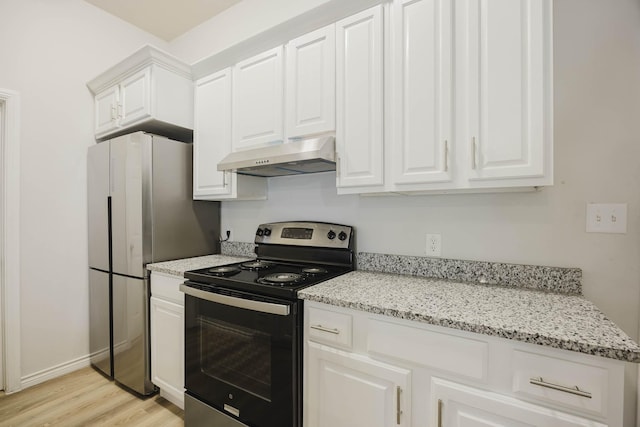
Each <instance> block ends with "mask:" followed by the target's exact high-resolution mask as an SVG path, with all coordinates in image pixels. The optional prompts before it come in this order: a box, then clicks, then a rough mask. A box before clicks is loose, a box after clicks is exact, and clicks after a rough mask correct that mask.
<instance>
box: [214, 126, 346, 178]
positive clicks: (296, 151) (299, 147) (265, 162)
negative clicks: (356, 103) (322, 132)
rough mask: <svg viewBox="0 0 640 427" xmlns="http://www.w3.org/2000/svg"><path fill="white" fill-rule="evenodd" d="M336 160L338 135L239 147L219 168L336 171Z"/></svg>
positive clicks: (267, 173) (265, 173)
mask: <svg viewBox="0 0 640 427" xmlns="http://www.w3.org/2000/svg"><path fill="white" fill-rule="evenodd" d="M335 162H336V144H335V137H333V136H322V137H318V138H313V139H302V140H296V141H292V142H286V143H282V144H278V145H272V146H269V147H264V148H256V149H252V150H245V151H236V152H235V153H231V154H229V155H228V156H227V157H225V158H224V159H222V161H221V162H220V163H218V170H219V171H226V170H231V171H235V172H237V173H239V174H242V175H251V176H261V177H266V178H268V177H272V176H284V175H299V174H306V173H316V172H328V171H334V170H336V163H335Z"/></svg>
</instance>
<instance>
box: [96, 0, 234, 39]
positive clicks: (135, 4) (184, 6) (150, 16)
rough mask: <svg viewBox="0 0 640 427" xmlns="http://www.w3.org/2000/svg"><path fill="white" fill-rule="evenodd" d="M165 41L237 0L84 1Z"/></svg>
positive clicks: (184, 31)
mask: <svg viewBox="0 0 640 427" xmlns="http://www.w3.org/2000/svg"><path fill="white" fill-rule="evenodd" d="M85 1H86V2H87V3H91V4H93V5H95V6H97V7H99V8H100V9H103V10H105V11H107V12H109V13H111V14H112V15H115V16H117V17H119V18H121V19H124V20H125V21H127V22H129V23H131V24H133V25H135V26H136V27H138V28H141V29H143V30H145V31H147V32H149V33H151V34H153V35H155V36H158V37H160V38H161V39H164V40H166V41H171V40H173V39H174V38H176V37H178V36H180V35H182V34H184V33H186V32H187V31H189V30H190V29H192V28H194V27H196V26H198V25H200V24H201V23H203V22H204V21H207V20H209V19H210V18H212V17H213V16H215V15H217V14H218V13H220V12H222V11H223V10H225V9H227V8H229V7H230V6H233V5H234V4H236V3H238V2H239V1H240V0H85Z"/></svg>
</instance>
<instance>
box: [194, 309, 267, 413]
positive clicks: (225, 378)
mask: <svg viewBox="0 0 640 427" xmlns="http://www.w3.org/2000/svg"><path fill="white" fill-rule="evenodd" d="M198 323H199V324H200V362H201V368H202V373H203V374H205V375H208V376H209V377H211V378H214V379H216V380H218V381H222V382H224V383H226V384H229V385H231V386H234V387H238V388H240V389H242V390H244V391H246V392H248V393H251V394H253V395H254V396H257V397H260V398H262V399H264V400H266V401H271V352H272V349H271V336H270V335H269V334H267V333H265V332H261V331H256V330H254V329H250V328H246V327H243V326H238V325H234V324H233V323H229V322H225V321H222V320H215V319H209V318H207V317H205V316H202V315H201V316H198Z"/></svg>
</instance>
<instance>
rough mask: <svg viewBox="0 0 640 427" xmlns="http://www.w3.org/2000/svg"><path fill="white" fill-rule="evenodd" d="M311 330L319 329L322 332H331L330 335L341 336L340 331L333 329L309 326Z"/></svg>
mask: <svg viewBox="0 0 640 427" xmlns="http://www.w3.org/2000/svg"><path fill="white" fill-rule="evenodd" d="M309 327H310V328H311V329H317V330H318V331H322V332H329V333H330V334H335V335H339V334H340V330H338V329H332V328H325V327H324V326H322V325H311V326H309Z"/></svg>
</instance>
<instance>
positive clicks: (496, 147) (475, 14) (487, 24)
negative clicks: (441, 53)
mask: <svg viewBox="0 0 640 427" xmlns="http://www.w3.org/2000/svg"><path fill="white" fill-rule="evenodd" d="M457 7H458V8H459V16H458V18H459V19H460V24H459V25H458V28H459V30H460V31H461V32H460V34H459V44H458V46H457V48H458V49H459V51H460V56H459V64H460V67H459V71H460V72H461V73H462V74H461V81H460V83H461V84H460V91H459V93H460V94H461V99H460V103H459V105H460V106H461V108H462V109H463V111H462V113H463V114H462V117H463V118H462V129H461V132H460V135H459V136H460V139H459V140H458V143H459V145H461V146H464V147H466V150H465V152H467V153H468V155H467V156H466V157H467V158H466V162H465V163H466V167H465V168H466V169H467V170H468V176H469V179H471V180H493V179H505V178H536V177H544V175H545V156H550V154H551V153H550V150H551V149H552V147H551V144H552V138H553V135H552V133H553V132H552V102H553V99H552V95H551V78H552V71H553V70H552V56H551V50H552V49H551V32H552V30H551V2H550V0H464V1H461V2H458V3H457ZM549 158H550V157H549Z"/></svg>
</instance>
